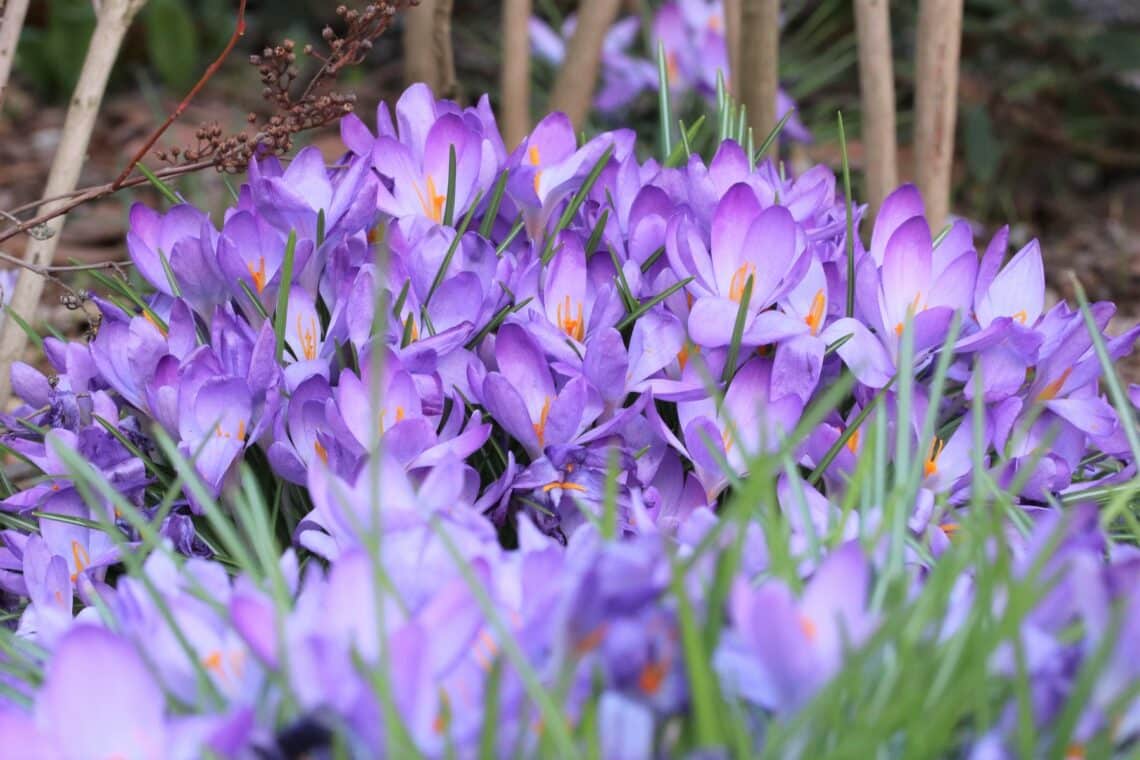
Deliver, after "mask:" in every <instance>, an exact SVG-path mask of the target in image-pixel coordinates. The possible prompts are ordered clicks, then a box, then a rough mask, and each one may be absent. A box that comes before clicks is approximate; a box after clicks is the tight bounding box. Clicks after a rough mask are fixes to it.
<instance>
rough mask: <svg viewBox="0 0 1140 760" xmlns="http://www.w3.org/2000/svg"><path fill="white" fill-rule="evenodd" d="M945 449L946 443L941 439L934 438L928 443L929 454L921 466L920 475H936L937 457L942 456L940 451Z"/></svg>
mask: <svg viewBox="0 0 1140 760" xmlns="http://www.w3.org/2000/svg"><path fill="white" fill-rule="evenodd" d="M944 448H946V442H945V441H943V440H942V439H941V438H939V437H937V436H935V437H934V440H933V441H931V442H930V453H929V454H927V457H926V461H925V462H924V463H923V465H922V474H923V475H924V476H925V477H928V478H929V477H930V476H931V475H936V474H938V457H940V456H942V449H944Z"/></svg>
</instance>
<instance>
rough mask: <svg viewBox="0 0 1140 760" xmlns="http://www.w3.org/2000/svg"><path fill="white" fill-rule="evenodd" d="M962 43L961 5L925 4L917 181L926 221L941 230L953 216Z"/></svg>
mask: <svg viewBox="0 0 1140 760" xmlns="http://www.w3.org/2000/svg"><path fill="white" fill-rule="evenodd" d="M961 43H962V0H921V1H920V2H919V6H918V36H917V47H918V50H917V55H916V61H915V81H916V82H917V88H918V89H917V92H916V94H915V135H914V142H915V153H914V156H915V161H916V162H917V166H916V167H915V176H916V177H917V178H918V186H919V189H921V190H922V195H923V198H924V199H925V201H926V216H927V219H928V220H929V221H930V226H931V227H932V228H933V229H936V230H937V229H940V228H941V227H942V225H943V224H944V223H945V221H946V216H947V215H948V214H949V213H950V179H951V175H950V170H951V168H952V166H953V159H954V125H955V121H956V120H957V116H958V55H959V50H960V47H961Z"/></svg>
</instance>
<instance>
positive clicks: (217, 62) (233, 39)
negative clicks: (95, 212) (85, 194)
mask: <svg viewBox="0 0 1140 760" xmlns="http://www.w3.org/2000/svg"><path fill="white" fill-rule="evenodd" d="M245 4H246V0H239V3H238V11H237V24H236V25H235V26H234V33H233V34H232V35H231V36H230V39H229V42H227V43H226V47H225V49H224V50H222V53H221V55H219V56H218V57H217V58H215V59H214V62H213V63H211V64H210V65H209V66H207V67H206V73H204V74H203V75H202V78H201V79H199V80H198V81H197V82H196V83H195V84H194V86H193V87H191V88H190V92H189V93H187V94H186V97H184V98H183V99H182V102H181V103H179V104H178V107H177V108H175V109H174V111H173V112H172V113H171V114H170V115H169V116H167V117H166V121H164V122H163V123H162V125H161V126H159V128H158V129H156V130H155V131H154V134H152V135H151V136H150V139H149V140H147V141H146V144H145V145H143V146H142V147H141V148H139V150H138V152H137V153H135V155H134V157H132V158H131V160H130V163H128V164H127V166H126V168H125V169H123V172H122V173H121V174H120V175H119V176H118V177H116V178H115V181H114V182H112V183H111V185H112V187H113V188H114V189H116V190H117V189H118V188H119V187H121V186H122V184H123V183H124V182H126V181H127V177H129V176H131V172H133V171H134V170H135V167H136V166H137V165H138V163H139V161H142V160H143V158H145V157H146V154H147V153H148V152H149V151H150V149H151V148H153V147H154V144H155V143H156V142H158V141H159V139H160V138H161V137H162V136H163V135H164V134H166V130H168V129H170V125H171V124H173V123H174V122H175V121H177V120H178V117H179V116H181V115H182V114H183V113H184V112H185V111H186V108H187V107H188V106H189V105H190V101H191V100H193V99H194V97H195V96H196V95H197V94H198V93H199V92H201V91H202V88H203V87H205V86H206V82H208V81H210V78H211V77H213V76H214V74H216V73H217V71H218V69H220V68H221V66H222V63H223V62H224V61H225V60H226V58H228V57H229V55H230V53H231V52H232V51H233V49H234V46H235V45H237V42H238V40H239V39H241V38H242V37H243V36H244V35H245Z"/></svg>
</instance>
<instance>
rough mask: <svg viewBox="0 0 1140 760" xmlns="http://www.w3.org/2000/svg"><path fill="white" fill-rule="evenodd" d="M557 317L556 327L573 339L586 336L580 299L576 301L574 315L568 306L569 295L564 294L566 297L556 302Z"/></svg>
mask: <svg viewBox="0 0 1140 760" xmlns="http://www.w3.org/2000/svg"><path fill="white" fill-rule="evenodd" d="M563 309H565V312H564V311H563ZM557 317H558V327H559V328H561V329H562V332H564V333H566V334H567V335H569V336H570V337H571V338H573V339H574V340H578V341H580V340H582V338H584V337H585V336H586V322H585V320H584V319H583V318H582V302H581V301H579V302H578V311H577V313H576V315H575V314H574V312H573V310H572V308H571V306H570V296H566V299H565V300H564V301H563V302H562V303H560V304H558V310H557Z"/></svg>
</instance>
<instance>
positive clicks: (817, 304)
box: [804, 288, 827, 335]
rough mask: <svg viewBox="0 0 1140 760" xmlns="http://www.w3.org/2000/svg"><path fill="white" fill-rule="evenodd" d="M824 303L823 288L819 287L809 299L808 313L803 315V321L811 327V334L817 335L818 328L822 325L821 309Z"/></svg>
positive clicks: (824, 305)
mask: <svg viewBox="0 0 1140 760" xmlns="http://www.w3.org/2000/svg"><path fill="white" fill-rule="evenodd" d="M826 305H827V303H826V300H825V299H824V295H823V289H822V288H820V289H819V290H817V291H816V292H815V297H814V298H812V299H811V309H810V310H809V311H808V315H807V316H806V317H804V322H806V323H807V326H808V327H809V328H811V334H812V335H819V328H820V327H821V326H822V325H823V316H824V315H823V310H824V308H825V307H826Z"/></svg>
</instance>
